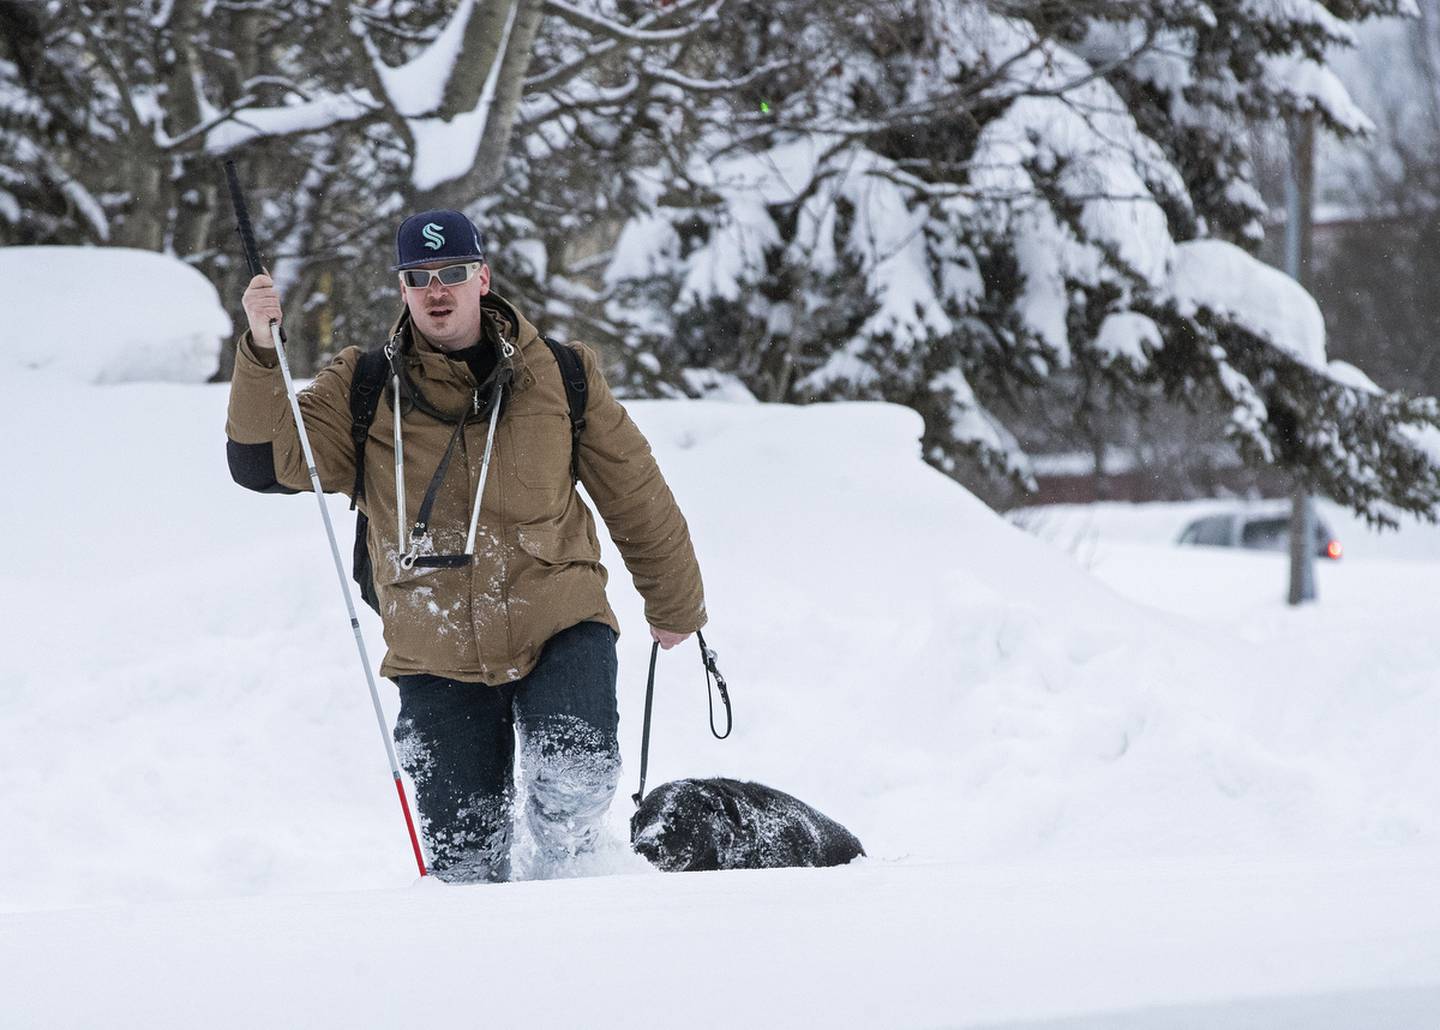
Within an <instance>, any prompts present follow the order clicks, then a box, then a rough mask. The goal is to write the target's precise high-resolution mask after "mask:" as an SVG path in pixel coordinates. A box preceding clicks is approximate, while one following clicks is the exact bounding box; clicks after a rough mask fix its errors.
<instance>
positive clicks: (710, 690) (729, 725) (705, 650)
mask: <svg viewBox="0 0 1440 1030" xmlns="http://www.w3.org/2000/svg"><path fill="white" fill-rule="evenodd" d="M695 639H696V640H697V641H699V643H700V661H701V662H703V663H704V665H705V702H706V703H707V704H708V705H709V706H710V734H711V736H713V737H714V738H715V739H716V740H724V739H725V738H726V737H728V736H730V731H731V730H733V729H734V728H735V713H734V712H733V711H731V709H730V690H729V688H728V687H726V686H725V677H724V676H722V675H721V674H720V666H718V665H716V664H715V659H716V657H717V656H716V654H715V651H714V650H713V649H712V648H709V647H706V646H705V634H704V633H701V632H700V631H699V630H698V629H697V630H696V631H695ZM712 674H713V675H714V677H715V680H714V682H713V683H712V682H711V680H710V677H711V675H712ZM717 689H718V690H719V691H720V701H721V703H722V704H723V705H724V706H725V732H724V733H721V732H720V731H719V730H717V729H716V728H715V691H716V690H717Z"/></svg>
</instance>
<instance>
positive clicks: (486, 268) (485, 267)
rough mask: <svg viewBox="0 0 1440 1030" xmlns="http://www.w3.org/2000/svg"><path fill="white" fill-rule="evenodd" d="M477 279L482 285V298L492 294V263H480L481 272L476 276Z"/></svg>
mask: <svg viewBox="0 0 1440 1030" xmlns="http://www.w3.org/2000/svg"><path fill="white" fill-rule="evenodd" d="M475 278H476V280H477V281H478V282H479V283H480V296H482V297H483V296H485V294H487V293H489V292H490V263H489V262H488V261H482V262H481V263H480V271H479V272H477V273H476V274H475Z"/></svg>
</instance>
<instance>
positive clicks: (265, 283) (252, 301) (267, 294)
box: [240, 274, 283, 350]
mask: <svg viewBox="0 0 1440 1030" xmlns="http://www.w3.org/2000/svg"><path fill="white" fill-rule="evenodd" d="M240 303H241V305H242V306H243V307H244V308H245V317H246V318H247V319H249V320H250V338H251V339H252V340H253V341H254V342H255V346H257V347H264V348H265V349H266V350H271V349H273V348H274V344H273V343H272V341H271V339H270V322H271V320H272V319H273V320H274V321H275V322H276V323H277V324H278V323H279V322H281V321H283V317H282V315H281V312H280V294H278V293H276V292H275V281H274V280H273V279H271V278H270V277H269V276H268V275H263V274H262V275H257V276H256V277H255V278H254V279H251V280H250V285H249V286H247V287H246V288H245V296H243V297H241V298H240Z"/></svg>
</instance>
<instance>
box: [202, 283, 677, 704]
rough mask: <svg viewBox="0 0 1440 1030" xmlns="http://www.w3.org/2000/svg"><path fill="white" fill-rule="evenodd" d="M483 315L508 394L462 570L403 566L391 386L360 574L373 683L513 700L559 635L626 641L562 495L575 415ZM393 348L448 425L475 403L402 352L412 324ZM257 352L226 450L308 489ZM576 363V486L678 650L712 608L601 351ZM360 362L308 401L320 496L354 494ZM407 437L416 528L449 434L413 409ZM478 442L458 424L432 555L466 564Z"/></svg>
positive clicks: (372, 456) (410, 517)
mask: <svg viewBox="0 0 1440 1030" xmlns="http://www.w3.org/2000/svg"><path fill="white" fill-rule="evenodd" d="M485 308H486V315H487V318H488V317H491V316H492V315H493V314H495V313H499V314H500V318H499V319H498V320H497V321H496V323H495V324H497V325H499V326H502V327H503V329H502V331H507V330H508V331H509V332H508V334H507V339H509V341H510V342H511V343H513V344H514V345H515V354H514V358H513V361H514V380H513V382H512V385H511V391H512V393H511V396H510V399H509V401H508V404H507V406H506V407H505V409H504V410H503V413H502V415H501V417H500V422H499V426H498V428H497V430H496V433H495V444H494V453H493V455H492V457H491V464H490V473H489V478H488V480H487V482H486V485H485V496H484V500H483V502H482V504H481V509H480V520H479V527H478V529H477V532H476V540H475V560H474V562H473V563H472V564H471V565H470V566H468V567H460V568H439V569H432V568H423V567H421V568H414V569H410V570H405V569H403V568H402V567H401V563H400V561H399V558H400V556H401V555H402V554H403V553H404V552H403V550H397V546H399V542H398V541H397V539H396V534H397V530H398V527H397V520H396V511H395V507H396V505H395V464H394V462H395V446H394V435H393V432H394V416H393V407H392V403H393V402H392V398H391V396H390V394H391V390H390V388H389V387H388V386H387V389H386V392H385V396H384V398H383V399H382V400H381V403H380V406H379V408H378V409H377V411H376V413H375V421H374V424H373V425H372V426H371V428H370V435H369V438H368V440H367V442H366V446H365V490H364V493H365V497H364V499H363V500H362V502H361V505H360V506H361V508H362V510H364V512H365V514H366V515H367V516H368V518H369V520H370V531H369V540H368V544H369V549H370V559H371V563H372V565H373V567H374V570H375V584H376V590H377V593H378V596H379V600H380V611H381V618H382V621H383V623H384V627H385V643H386V645H387V646H388V649H389V650H388V653H387V654H386V655H385V660H384V662H383V663H382V664H381V667H380V671H381V674H382V675H384V676H391V677H394V676H400V675H405V674H409V673H430V674H432V675H436V676H445V677H448V678H451V679H458V680H465V681H470V682H484V683H490V684H500V683H507V682H510V681H513V680H517V679H520V678H521V677H522V676H524V675H526V674H527V673H528V672H530V670H531V669H532V668H534V666H535V662H536V660H537V659H538V658H539V656H540V650H541V648H542V647H544V645H545V642H546V641H547V640H549V639H550V637H551V636H553V635H554V634H555V633H557V632H559V631H560V630H562V629H566V628H567V627H569V626H573V625H574V624H576V623H578V622H583V621H586V620H595V621H599V622H604V623H607V624H608V625H609V626H610V627H611V628H613V629H615V630H616V632H619V623H618V622H617V620H616V618H615V613H614V612H613V611H612V610H611V608H610V605H609V602H608V601H607V600H606V597H605V583H606V580H607V578H608V574H607V573H606V570H605V568H604V566H603V565H601V564H600V546H599V542H598V540H597V537H596V535H595V520H594V517H593V516H592V515H591V513H590V509H589V508H588V507H587V506H586V505H585V504H584V502H583V501H582V500H581V499H580V496H579V494H578V493H577V491H576V489H575V487H574V485H573V484H572V481H571V475H570V446H571V444H570V440H571V434H570V417H569V404H568V401H567V399H566V394H565V387H564V384H563V382H562V381H561V378H560V370H559V367H558V366H557V365H556V363H555V358H554V355H552V354H551V353H550V350H549V348H548V347H547V346H546V344H545V342H544V340H543V339H541V337H540V335H539V333H537V332H536V330H535V327H534V326H532V325H531V324H530V323H529V322H528V321H527V320H526V319H525V318H524V317H523V316H521V315H520V314H519V313H518V312H516V311H515V310H514V308H512V307H510V306H509V305H508V304H507V303H506V302H505V301H503V300H502V299H500V298H498V297H496V296H495V294H493V293H492V294H490V295H489V296H487V297H486V298H485ZM396 332H398V333H400V334H401V337H402V339H404V340H405V341H406V343H407V346H406V350H405V354H406V359H407V361H408V368H409V370H410V374H411V376H412V377H413V379H414V381H415V382H416V383H417V384H418V385H419V387H420V389H421V390H422V392H423V393H424V394H425V396H426V397H427V398H428V399H429V400H430V402H431V403H432V404H434V405H435V406H436V407H438V408H440V409H441V410H443V411H447V412H459V411H460V410H462V409H464V408H465V406H466V405H468V404H469V403H470V401H471V399H472V396H473V391H474V389H475V386H476V383H475V378H474V376H473V374H472V373H471V371H470V369H469V367H468V366H466V365H465V364H464V363H463V362H459V361H454V360H452V359H451V358H449V357H447V356H446V355H444V354H443V353H441V352H439V351H437V350H434V349H433V348H431V347H430V346H429V344H428V343H426V342H425V341H424V339H423V337H419V336H418V334H416V337H417V340H416V343H415V344H414V345H408V344H409V340H410V332H409V325H408V318H407V317H406V316H403V315H402V317H401V319H400V320H399V321H398V322H397V323H396ZM249 337H250V334H249V332H248V331H247V332H246V333H245V335H244V336H242V337H241V338H240V342H239V344H238V351H237V355H236V359H235V375H234V378H233V380H232V382H231V387H230V412H229V419H228V421H227V423H226V427H225V431H226V434H227V435H228V436H229V438H230V440H231V441H232V442H233V443H235V444H241V445H247V444H248V445H257V444H258V445H265V444H269V445H271V446H272V451H273V464H274V480H275V481H276V482H278V483H279V484H280V485H282V486H284V487H287V488H289V489H292V490H309V489H310V479H309V475H308V473H307V472H306V470H305V462H304V458H303V456H302V454H301V450H300V441H299V435H298V434H297V433H296V431H295V423H294V418H293V416H292V415H291V412H290V405H289V401H288V400H287V399H286V396H285V384H284V381H283V379H282V377H281V373H280V370H279V367H278V362H277V360H276V357H275V354H274V352H273V351H270V350H269V349H265V350H258V349H256V348H255V347H254V345H253V344H252V343H251V341H250V338H249ZM579 350H580V354H581V359H582V362H583V365H584V367H585V373H586V378H587V381H588V386H589V397H588V400H587V405H586V409H585V418H586V425H585V430H584V433H583V435H582V437H581V440H580V455H579V469H580V481H581V483H583V484H584V486H585V489H586V491H587V492H588V493H589V495H590V498H591V499H592V500H593V501H594V503H595V507H596V508H598V509H599V511H600V514H601V516H602V517H603V518H604V519H605V523H606V525H607V526H608V527H609V529H610V535H611V538H612V539H613V540H614V541H615V544H616V546H617V547H618V548H619V549H620V554H621V557H622V558H623V559H624V561H625V565H626V567H627V568H628V569H629V570H630V574H631V576H632V577H633V579H634V582H635V587H636V589H637V590H639V591H640V594H641V595H642V596H643V597H644V599H645V617H646V619H647V620H648V621H649V622H650V624H651V625H653V626H655V627H657V628H659V629H665V630H670V631H672V632H675V633H688V632H692V631H694V630H697V629H699V628H701V627H702V626H703V625H704V624H705V601H704V593H703V588H702V585H701V581H700V569H699V566H698V565H697V563H696V561H695V553H694V550H693V549H692V547H691V544H690V532H689V528H688V527H687V526H686V523H685V518H684V516H682V515H681V514H680V509H679V508H678V507H677V506H676V504H675V499H674V497H673V496H672V495H671V493H670V489H669V487H668V486H666V484H665V480H664V479H663V478H662V477H661V475H660V469H659V467H658V466H657V465H656V464H655V459H654V458H653V457H652V456H651V453H650V445H649V444H648V443H647V442H646V440H645V437H644V436H643V435H641V433H640V430H639V429H638V428H637V427H636V426H635V423H634V422H632V421H631V420H630V416H629V415H628V414H627V413H626V412H625V409H624V408H623V407H622V406H621V405H620V403H619V402H618V401H617V400H616V399H615V397H614V395H613V394H612V393H611V392H610V388H609V386H608V385H607V384H606V382H605V378H604V376H603V375H601V373H600V371H599V369H598V367H597V365H596V359H595V354H594V352H593V351H592V350H590V349H589V348H588V347H584V346H581V347H580V348H579ZM359 356H360V349H359V348H358V347H349V348H347V349H345V350H344V351H342V352H341V353H340V354H339V356H338V357H336V358H335V360H334V361H333V362H332V363H331V364H330V365H329V367H327V368H325V369H323V370H322V371H321V372H320V373H319V374H318V375H317V376H316V377H315V381H314V382H313V383H312V384H311V385H310V386H308V387H306V388H305V389H304V390H302V391H301V393H300V408H301V411H302V412H303V414H304V416H305V426H306V429H307V431H308V432H309V435H310V445H311V447H312V448H313V449H314V452H315V464H316V468H317V470H318V472H319V475H320V484H321V487H322V488H323V489H324V490H325V492H327V493H331V492H337V493H345V494H347V495H348V494H349V493H351V491H352V490H353V486H354V479H355V444H354V441H353V440H352V439H351V436H350V427H351V416H350V381H351V378H352V376H353V375H354V372H355V366H356V362H357V361H358V359H359ZM401 429H402V431H403V434H404V449H405V500H406V508H407V509H408V511H407V513H406V518H407V526H408V525H410V524H413V523H414V521H415V517H416V514H417V512H418V509H419V506H420V501H421V498H422V497H423V496H424V494H425V489H426V487H427V486H428V485H429V483H430V480H431V477H432V476H433V475H434V473H435V469H436V467H437V465H438V463H439V461H440V458H441V455H442V454H443V453H444V450H445V446H446V444H447V443H448V442H449V440H450V436H451V433H452V432H453V430H454V426H453V425H450V424H446V423H443V422H440V421H438V420H436V419H433V418H430V417H428V416H426V415H424V414H422V413H420V412H418V411H413V410H412V411H406V412H405V413H404V415H403V417H402V421H401ZM487 429H488V419H485V420H476V421H475V422H473V423H471V424H469V425H467V426H466V428H465V431H464V436H463V439H462V441H461V443H460V444H459V445H458V446H457V450H456V453H455V455H454V457H452V459H451V463H450V468H449V471H448V472H447V474H446V477H445V480H444V482H443V485H442V487H441V489H440V492H439V494H438V496H437V498H436V501H435V507H434V510H433V512H432V515H431V519H430V525H431V526H432V527H433V530H432V535H433V543H434V550H435V552H436V553H439V554H458V553H460V552H462V551H463V550H464V546H465V537H466V533H467V531H468V529H469V523H470V509H471V504H472V503H473V500H474V497H475V488H476V485H477V483H478V481H479V476H480V465H481V458H482V456H483V453H484V449H485V437H486V431H487ZM250 450H252V451H253V450H255V448H250ZM232 471H233V467H232ZM238 478H240V477H239V476H237V479H238ZM405 547H406V548H407V549H408V541H407V543H406V545H405Z"/></svg>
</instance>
